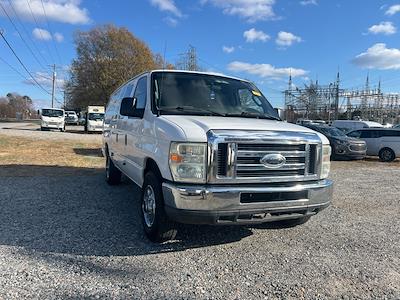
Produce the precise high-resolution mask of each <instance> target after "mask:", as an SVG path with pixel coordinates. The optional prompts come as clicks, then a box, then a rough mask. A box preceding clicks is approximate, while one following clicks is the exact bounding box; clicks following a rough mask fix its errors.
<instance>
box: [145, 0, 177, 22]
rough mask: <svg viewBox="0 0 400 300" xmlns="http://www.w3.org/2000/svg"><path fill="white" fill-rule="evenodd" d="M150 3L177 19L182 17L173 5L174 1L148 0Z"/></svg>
mask: <svg viewBox="0 0 400 300" xmlns="http://www.w3.org/2000/svg"><path fill="white" fill-rule="evenodd" d="M150 2H151V4H152V5H153V6H155V7H157V8H158V9H159V10H161V11H167V12H169V13H172V14H173V15H175V16H176V17H179V18H180V17H182V12H181V11H180V10H179V8H178V7H177V6H176V5H175V2H174V0H150Z"/></svg>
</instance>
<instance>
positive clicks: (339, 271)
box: [0, 129, 400, 299]
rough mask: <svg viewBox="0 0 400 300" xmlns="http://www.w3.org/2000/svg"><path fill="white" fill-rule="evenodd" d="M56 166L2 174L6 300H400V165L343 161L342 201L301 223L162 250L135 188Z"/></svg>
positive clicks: (228, 230)
mask: <svg viewBox="0 0 400 300" xmlns="http://www.w3.org/2000/svg"><path fill="white" fill-rule="evenodd" d="M10 130H11V129H10ZM0 131H1V133H3V132H4V131H7V130H0ZM15 131H16V132H20V131H21V130H19V131H18V130H17V129H16V130H15ZM34 132H35V134H36V133H37V134H40V133H41V132H36V131H34ZM29 134H31V133H29ZM60 135H62V136H63V137H64V136H67V135H68V133H67V134H63V133H58V136H60ZM79 136H80V137H86V135H79ZM88 138H92V136H88ZM15 168H33V166H15ZM46 168H48V170H47V171H48V172H46V170H44V172H43V176H36V177H29V176H20V177H7V176H5V177H0V208H1V209H0V299H22V298H29V299H31V298H36V299H46V298H49V299H55V298H58V299H59V298H74V299H75V298H93V299H99V298H132V299H159V298H161V299H166V298H167V299H181V298H182V299H195V298H196V299H210V298H211V299H400V240H399V233H400V220H399V217H398V216H399V215H400V204H399V198H400V197H399V195H400V188H399V178H400V162H399V161H396V162H394V163H391V164H385V163H380V162H377V161H376V160H373V159H370V160H368V161H362V162H334V163H333V166H332V169H333V171H332V176H331V177H332V179H334V181H335V192H334V199H333V204H332V205H331V206H330V207H329V208H327V209H326V210H324V211H322V212H321V213H320V214H318V215H316V216H314V217H313V218H312V219H311V220H310V221H309V222H308V223H306V224H304V225H302V226H299V227H295V228H276V227H274V226H267V225H264V226H256V227H208V226H203V227H200V226H199V227H196V226H182V228H181V232H180V234H179V236H178V239H177V241H174V242H171V243H168V244H164V245H155V244H152V243H150V242H148V241H147V240H146V238H145V236H144V235H143V233H142V228H141V225H140V221H139V217H138V213H137V211H138V207H137V195H138V193H139V189H138V188H137V187H135V186H134V185H133V184H132V183H130V182H128V181H126V180H125V181H124V183H123V184H121V185H119V186H115V187H110V186H108V185H107V184H106V183H105V182H104V178H103V171H102V170H98V169H89V168H87V169H85V168H78V169H74V170H71V168H68V167H56V166H54V167H51V166H49V167H46ZM53 169H57V172H54V170H53ZM71 171H72V172H71ZM23 173H25V172H23ZM46 174H52V175H51V176H50V175H47V176H46ZM68 174H69V175H68ZM72 174H75V175H72Z"/></svg>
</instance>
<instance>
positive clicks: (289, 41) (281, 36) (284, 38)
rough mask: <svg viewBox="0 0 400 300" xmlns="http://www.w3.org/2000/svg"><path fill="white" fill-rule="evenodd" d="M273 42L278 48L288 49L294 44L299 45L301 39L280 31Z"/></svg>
mask: <svg viewBox="0 0 400 300" xmlns="http://www.w3.org/2000/svg"><path fill="white" fill-rule="evenodd" d="M275 41H276V43H277V44H278V45H279V46H282V47H288V46H291V45H293V44H294V43H300V42H301V41H302V39H301V37H299V36H296V35H294V34H293V33H290V32H286V31H280V32H279V33H278V37H277V38H276V40H275Z"/></svg>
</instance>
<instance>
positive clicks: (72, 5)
mask: <svg viewBox="0 0 400 300" xmlns="http://www.w3.org/2000/svg"><path fill="white" fill-rule="evenodd" d="M11 1H12V4H13V6H14V8H15V10H16V12H17V14H18V15H19V16H20V17H21V18H22V19H23V20H26V21H34V20H33V17H32V13H33V15H34V17H35V18H36V19H39V20H44V18H45V17H46V16H47V18H48V19H49V20H50V21H56V22H61V23H68V24H88V23H89V22H90V18H89V15H88V11H87V9H85V8H81V7H80V3H81V1H80V0H43V6H44V9H45V11H46V14H45V13H44V11H43V7H42V2H41V0H29V6H30V8H31V9H32V13H31V10H30V8H29V6H28V3H27V2H26V0H11ZM2 3H3V5H5V8H6V10H8V12H9V13H10V14H12V13H13V11H12V9H11V7H10V5H9V3H8V2H7V3H6V2H5V1H2Z"/></svg>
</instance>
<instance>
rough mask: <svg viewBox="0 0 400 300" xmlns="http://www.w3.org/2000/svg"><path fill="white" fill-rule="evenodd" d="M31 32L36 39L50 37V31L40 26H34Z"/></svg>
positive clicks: (45, 39) (49, 38)
mask: <svg viewBox="0 0 400 300" xmlns="http://www.w3.org/2000/svg"><path fill="white" fill-rule="evenodd" d="M32 34H33V37H34V38H35V39H37V40H42V41H50V40H51V39H52V37H51V34H50V32H48V31H47V30H45V29H42V28H34V29H33V30H32Z"/></svg>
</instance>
